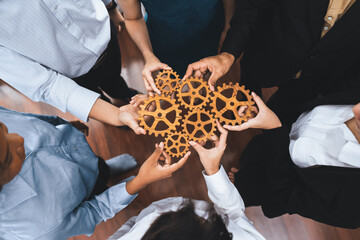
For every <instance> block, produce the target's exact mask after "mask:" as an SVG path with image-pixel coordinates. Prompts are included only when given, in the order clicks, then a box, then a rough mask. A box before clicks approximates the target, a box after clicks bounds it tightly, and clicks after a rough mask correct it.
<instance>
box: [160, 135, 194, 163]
mask: <svg viewBox="0 0 360 240" xmlns="http://www.w3.org/2000/svg"><path fill="white" fill-rule="evenodd" d="M188 146H189V139H188V137H187V135H186V134H184V133H182V132H177V133H170V134H168V135H167V137H166V138H165V144H164V149H165V151H166V152H167V153H168V154H169V155H170V156H172V157H182V156H184V154H185V153H186V152H187V151H189V147H188Z"/></svg>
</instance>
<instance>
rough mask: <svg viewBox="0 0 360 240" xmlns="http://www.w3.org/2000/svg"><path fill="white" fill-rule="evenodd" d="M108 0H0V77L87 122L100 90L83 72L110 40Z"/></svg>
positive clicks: (35, 99) (33, 98)
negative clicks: (84, 81) (81, 81)
mask: <svg viewBox="0 0 360 240" xmlns="http://www.w3.org/2000/svg"><path fill="white" fill-rule="evenodd" d="M110 2H111V0H104V1H103V2H102V1H100V0H77V1H71V0H35V1H13V0H1V1H0V79H2V80H4V81H5V82H7V83H8V84H10V85H11V86H13V87H14V88H16V89H17V90H19V91H20V92H22V93H23V94H25V95H26V96H28V97H29V98H30V99H32V100H34V101H43V102H47V103H49V104H51V105H53V106H55V107H56V108H58V109H60V110H62V111H63V112H65V111H68V112H70V113H72V114H74V115H75V116H77V117H79V118H80V119H81V120H83V121H86V120H87V118H88V114H89V112H90V110H91V108H92V106H93V104H94V102H95V101H96V99H97V98H98V97H99V94H97V93H95V92H92V91H90V90H88V89H85V88H83V87H80V86H79V85H77V84H76V83H75V82H74V81H73V80H71V79H70V78H74V77H78V76H81V75H83V74H85V73H87V72H88V71H89V70H90V69H91V68H92V66H93V65H94V64H95V62H96V61H97V59H98V58H99V56H100V55H101V54H102V52H103V51H104V50H105V49H106V47H107V44H108V43H109V40H110V22H109V15H108V13H107V10H106V8H105V5H104V4H109V3H110Z"/></svg>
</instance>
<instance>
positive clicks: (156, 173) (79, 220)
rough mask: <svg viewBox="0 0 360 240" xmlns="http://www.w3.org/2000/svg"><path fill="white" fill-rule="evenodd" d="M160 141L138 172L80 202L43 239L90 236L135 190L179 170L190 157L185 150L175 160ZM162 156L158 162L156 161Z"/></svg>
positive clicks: (117, 210)
mask: <svg viewBox="0 0 360 240" xmlns="http://www.w3.org/2000/svg"><path fill="white" fill-rule="evenodd" d="M163 146H164V144H163V143H160V144H159V145H156V149H155V151H154V152H153V154H152V155H151V156H150V157H149V158H148V159H147V160H146V161H145V162H144V163H143V165H142V166H141V168H140V170H139V173H138V175H137V176H136V177H135V178H133V179H131V180H130V181H128V182H126V183H120V184H118V185H115V186H113V187H111V188H109V189H108V190H106V191H105V192H103V193H102V194H100V195H97V196H95V197H94V198H92V199H91V200H88V201H85V202H82V203H81V204H80V206H79V207H78V208H76V209H75V210H74V211H73V212H71V213H70V214H69V215H68V216H67V217H66V218H65V219H64V220H63V221H62V223H61V225H60V226H58V227H57V228H56V229H54V230H53V231H52V232H51V233H50V234H49V235H48V236H46V238H44V239H67V238H68V237H71V236H75V235H80V234H88V235H91V234H92V233H93V232H94V230H95V226H96V225H97V224H99V223H100V222H102V221H106V220H108V219H110V218H112V217H114V216H115V214H116V213H118V212H119V211H121V210H122V209H123V208H125V207H126V206H127V205H129V204H130V203H131V201H132V200H133V199H134V198H135V197H136V196H137V193H138V192H139V191H140V190H142V189H143V188H145V187H146V186H147V185H149V184H150V183H152V182H155V181H158V180H160V179H164V178H168V177H170V176H171V175H172V173H174V172H175V171H177V170H178V169H180V168H181V167H182V166H183V165H184V164H185V163H186V161H187V159H188V157H189V156H190V152H188V153H187V154H186V155H185V156H184V157H183V158H182V159H180V160H179V161H178V162H177V163H173V164H171V158H170V156H169V155H167V154H166V153H164V151H163ZM162 157H164V158H165V160H164V164H163V165H161V164H160V163H159V160H161V159H162Z"/></svg>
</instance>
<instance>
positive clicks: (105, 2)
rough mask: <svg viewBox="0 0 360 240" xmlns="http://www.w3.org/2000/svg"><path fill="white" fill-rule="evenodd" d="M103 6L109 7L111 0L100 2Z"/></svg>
mask: <svg viewBox="0 0 360 240" xmlns="http://www.w3.org/2000/svg"><path fill="white" fill-rule="evenodd" d="M102 1H103V3H104V4H105V6H107V5H109V4H110V3H111V0H102Z"/></svg>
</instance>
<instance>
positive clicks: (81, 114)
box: [66, 86, 100, 122]
mask: <svg viewBox="0 0 360 240" xmlns="http://www.w3.org/2000/svg"><path fill="white" fill-rule="evenodd" d="M99 96H100V94H98V93H96V92H93V91H91V90H88V89H86V88H84V87H81V86H77V87H75V89H74V90H73V92H72V93H71V95H70V96H69V98H68V102H67V109H66V110H67V111H68V112H69V113H71V114H73V115H75V116H76V117H78V118H79V119H80V120H82V121H84V122H87V121H88V120H89V113H90V111H91V108H92V107H93V106H94V104H95V101H96V100H97V99H98V98H99Z"/></svg>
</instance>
